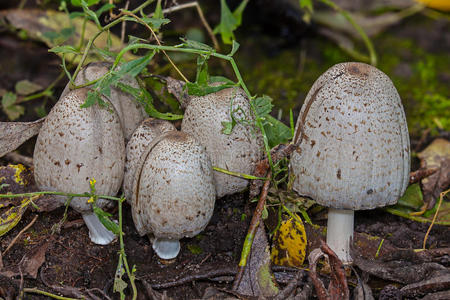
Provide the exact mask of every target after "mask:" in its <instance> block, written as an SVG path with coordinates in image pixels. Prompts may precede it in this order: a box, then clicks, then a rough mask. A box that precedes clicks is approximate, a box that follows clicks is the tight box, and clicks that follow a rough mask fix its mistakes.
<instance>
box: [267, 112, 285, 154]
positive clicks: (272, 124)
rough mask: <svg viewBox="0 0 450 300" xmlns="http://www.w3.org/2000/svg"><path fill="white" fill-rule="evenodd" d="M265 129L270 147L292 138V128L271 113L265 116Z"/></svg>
mask: <svg viewBox="0 0 450 300" xmlns="http://www.w3.org/2000/svg"><path fill="white" fill-rule="evenodd" d="M264 119H265V121H266V122H265V124H264V131H265V132H266V136H267V140H268V142H269V147H270V148H273V147H275V146H277V145H279V144H284V143H287V142H289V141H290V140H291V139H292V132H291V129H290V128H289V127H288V126H286V125H284V124H283V123H282V122H280V121H279V120H277V119H275V118H274V117H272V116H271V115H267V116H265V117H264Z"/></svg>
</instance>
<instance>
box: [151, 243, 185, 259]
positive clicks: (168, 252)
mask: <svg viewBox="0 0 450 300" xmlns="http://www.w3.org/2000/svg"><path fill="white" fill-rule="evenodd" d="M153 250H155V252H156V254H157V255H158V257H159V258H162V259H173V258H175V257H177V255H178V253H179V252H180V241H179V240H176V239H167V238H155V239H154V240H153Z"/></svg>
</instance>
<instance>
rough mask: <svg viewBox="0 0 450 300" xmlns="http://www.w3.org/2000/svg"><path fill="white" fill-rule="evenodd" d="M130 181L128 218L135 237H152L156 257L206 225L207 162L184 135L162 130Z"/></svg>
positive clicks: (209, 202) (209, 199)
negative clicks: (132, 221)
mask: <svg viewBox="0 0 450 300" xmlns="http://www.w3.org/2000/svg"><path fill="white" fill-rule="evenodd" d="M138 166H139V167H138V168H137V169H136V172H135V176H134V181H133V198H132V216H133V220H134V224H135V226H136V229H137V231H138V233H139V234H140V235H141V236H143V235H146V234H150V233H152V234H153V235H154V239H153V249H154V250H155V252H156V254H157V255H158V256H159V257H160V258H162V259H172V258H175V257H176V256H177V255H178V252H179V251H180V242H179V240H180V239H181V238H183V237H192V236H194V235H196V234H198V233H199V232H200V231H202V230H203V229H204V228H205V227H206V225H207V224H208V222H209V220H210V218H211V216H212V213H213V210H214V202H215V194H216V191H215V187H214V179H213V173H212V172H213V171H212V166H211V161H210V159H209V157H208V155H207V154H206V151H205V148H204V147H203V146H202V145H200V144H199V143H198V142H197V141H196V140H195V139H194V138H193V137H192V136H191V135H189V134H187V133H185V132H179V131H169V132H166V133H164V134H162V135H160V136H159V137H157V138H156V139H154V140H153V142H152V143H151V144H150V145H148V147H147V148H146V150H145V152H144V153H143V154H142V156H141V159H140V162H139V163H138Z"/></svg>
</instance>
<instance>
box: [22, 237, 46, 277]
mask: <svg viewBox="0 0 450 300" xmlns="http://www.w3.org/2000/svg"><path fill="white" fill-rule="evenodd" d="M48 245H49V242H48V241H46V242H44V243H43V244H41V245H38V246H36V247H34V249H33V250H32V251H30V253H27V255H26V256H25V257H24V259H23V260H22V262H21V268H22V272H23V274H24V275H30V276H31V277H33V278H34V279H36V278H37V273H38V270H39V268H40V267H41V266H42V264H43V263H44V262H45V253H46V252H47V248H48Z"/></svg>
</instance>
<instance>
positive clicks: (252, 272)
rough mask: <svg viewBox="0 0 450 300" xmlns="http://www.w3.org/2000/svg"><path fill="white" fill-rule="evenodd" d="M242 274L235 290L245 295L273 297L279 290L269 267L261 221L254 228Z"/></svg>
mask: <svg viewBox="0 0 450 300" xmlns="http://www.w3.org/2000/svg"><path fill="white" fill-rule="evenodd" d="M250 251H251V252H250V255H249V259H248V261H247V266H246V268H245V273H244V276H242V279H241V282H240V283H239V285H238V286H237V288H236V290H235V291H236V292H237V293H239V294H241V295H246V296H256V297H263V298H267V297H269V298H270V297H274V296H275V295H276V294H278V292H279V290H278V287H277V285H276V282H275V279H274V276H273V274H272V271H271V268H270V254H269V244H268V242H267V237H266V232H265V230H264V226H263V224H262V223H260V224H259V226H258V229H257V230H256V234H255V238H254V239H253V244H252V249H251V250H250Z"/></svg>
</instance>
